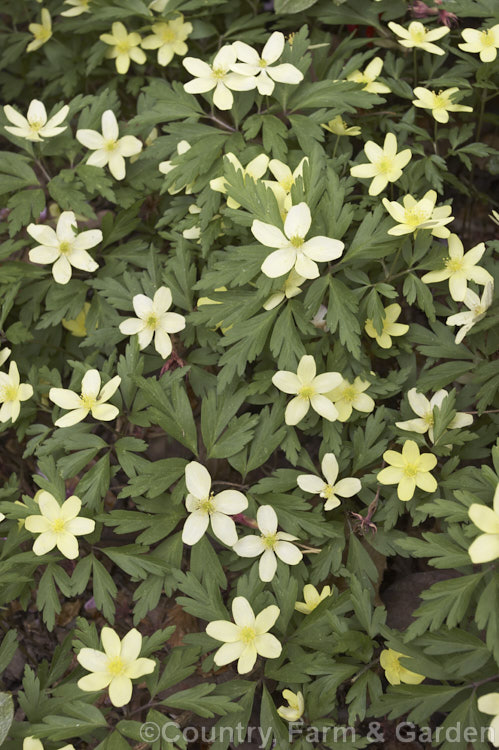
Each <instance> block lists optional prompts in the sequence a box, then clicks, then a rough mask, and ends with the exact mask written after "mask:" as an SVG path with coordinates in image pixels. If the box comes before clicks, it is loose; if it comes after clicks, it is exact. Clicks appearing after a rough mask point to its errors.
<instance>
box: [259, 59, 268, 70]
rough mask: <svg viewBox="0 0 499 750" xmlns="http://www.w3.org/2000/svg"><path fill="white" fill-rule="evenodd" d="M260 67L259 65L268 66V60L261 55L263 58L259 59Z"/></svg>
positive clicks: (261, 66)
mask: <svg viewBox="0 0 499 750" xmlns="http://www.w3.org/2000/svg"><path fill="white" fill-rule="evenodd" d="M258 67H259V68H266V67H267V61H266V60H264V59H263V57H261V58H260V59H259V60H258Z"/></svg>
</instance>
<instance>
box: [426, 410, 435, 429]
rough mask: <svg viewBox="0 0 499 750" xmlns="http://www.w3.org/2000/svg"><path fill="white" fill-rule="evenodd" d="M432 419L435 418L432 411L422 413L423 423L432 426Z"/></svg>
mask: <svg viewBox="0 0 499 750" xmlns="http://www.w3.org/2000/svg"><path fill="white" fill-rule="evenodd" d="M434 421H435V420H434V419H433V412H431V411H429V412H427V413H426V414H425V415H424V417H423V422H424V423H425V424H427V425H428V427H433V423H434Z"/></svg>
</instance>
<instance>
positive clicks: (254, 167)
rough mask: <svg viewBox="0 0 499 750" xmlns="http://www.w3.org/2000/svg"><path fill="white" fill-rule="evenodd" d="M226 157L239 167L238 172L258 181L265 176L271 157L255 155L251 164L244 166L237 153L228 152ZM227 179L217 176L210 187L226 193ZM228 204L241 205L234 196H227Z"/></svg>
mask: <svg viewBox="0 0 499 750" xmlns="http://www.w3.org/2000/svg"><path fill="white" fill-rule="evenodd" d="M225 158H226V159H227V160H228V161H229V162H230V163H231V164H232V166H233V167H234V168H235V169H237V171H238V172H242V174H243V177H244V178H246V177H251V179H252V180H254V181H256V180H259V179H260V177H263V175H264V174H265V172H266V171H267V167H268V164H269V157H268V156H267V155H266V154H259V155H258V156H255V158H254V159H252V160H251V161H250V162H249V164H248V165H247V166H246V167H243V165H242V164H241V162H240V161H239V159H238V158H237V156H236V155H235V154H232V153H230V152H229V153H228V154H225ZM226 186H227V180H226V179H225V177H215V178H214V179H213V180H210V187H211V189H212V190H215V191H216V192H218V193H224V194H225V193H226V192H227V187H226ZM227 205H228V207H229V208H239V206H240V205H241V204H240V203H238V202H237V201H235V200H234V198H231V197H230V196H229V198H227Z"/></svg>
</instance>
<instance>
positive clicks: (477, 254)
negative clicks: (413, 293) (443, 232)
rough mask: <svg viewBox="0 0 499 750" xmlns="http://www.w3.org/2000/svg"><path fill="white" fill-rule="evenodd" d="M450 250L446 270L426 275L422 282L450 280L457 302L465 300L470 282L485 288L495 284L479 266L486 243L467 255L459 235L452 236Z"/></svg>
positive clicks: (450, 289)
mask: <svg viewBox="0 0 499 750" xmlns="http://www.w3.org/2000/svg"><path fill="white" fill-rule="evenodd" d="M448 248H449V257H448V258H446V260H445V266H444V268H442V269H440V270H438V271H430V272H429V273H425V275H424V276H423V277H422V279H421V281H424V283H425V284H431V283H432V282H436V281H445V280H446V279H449V291H450V294H451V297H452V299H454V300H456V302H462V301H463V300H464V298H465V296H466V291H467V289H468V285H467V282H468V281H474V282H475V284H482V285H483V286H486V285H487V284H490V283H493V281H494V278H493V276H491V275H490V273H489V272H488V271H486V270H485V268H481V267H480V266H478V265H477V264H478V263H479V261H480V259H481V257H482V255H483V254H484V252H485V243H483V242H480V243H479V244H478V245H475V247H472V248H471V250H468V252H467V253H465V252H464V246H463V243H462V242H461V240H460V239H459V237H458V236H457V234H451V235H450V236H449V239H448Z"/></svg>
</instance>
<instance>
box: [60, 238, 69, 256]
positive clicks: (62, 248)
mask: <svg viewBox="0 0 499 750" xmlns="http://www.w3.org/2000/svg"><path fill="white" fill-rule="evenodd" d="M70 250H71V244H70V243H69V242H68V241H67V240H64V241H63V242H61V243H59V252H60V253H62V254H63V255H64V254H65V253H69V251H70Z"/></svg>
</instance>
